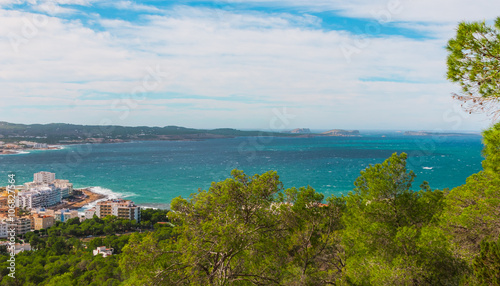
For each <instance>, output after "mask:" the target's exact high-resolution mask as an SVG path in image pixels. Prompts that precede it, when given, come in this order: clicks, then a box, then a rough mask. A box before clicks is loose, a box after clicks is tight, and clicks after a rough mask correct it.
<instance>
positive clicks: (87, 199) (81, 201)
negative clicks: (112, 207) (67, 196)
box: [49, 187, 108, 210]
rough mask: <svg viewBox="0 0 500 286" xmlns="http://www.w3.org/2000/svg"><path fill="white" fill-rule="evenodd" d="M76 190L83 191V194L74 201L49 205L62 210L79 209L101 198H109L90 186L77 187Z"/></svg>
mask: <svg viewBox="0 0 500 286" xmlns="http://www.w3.org/2000/svg"><path fill="white" fill-rule="evenodd" d="M74 191H75V192H77V193H78V192H81V195H78V196H77V199H76V200H74V201H72V202H66V203H62V204H58V205H55V206H52V207H49V209H53V210H60V209H70V210H79V209H81V208H83V207H85V206H87V205H90V204H92V203H95V202H97V201H99V200H103V199H107V198H108V196H106V195H103V194H99V193H96V192H93V191H92V190H91V187H89V188H82V189H75V190H74Z"/></svg>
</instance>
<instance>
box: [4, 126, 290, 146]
mask: <svg viewBox="0 0 500 286" xmlns="http://www.w3.org/2000/svg"><path fill="white" fill-rule="evenodd" d="M238 136H291V134H283V133H279V132H262V131H241V130H237V129H232V128H217V129H194V128H186V127H180V126H171V125H170V126H165V127H148V126H136V127H130V126H118V125H108V126H103V125H77V124H66V123H50V124H16V123H9V122H5V121H0V140H2V141H7V142H9V141H16V140H17V141H18V140H25V139H30V140H31V141H36V142H43V143H51V144H56V143H60V142H64V143H79V142H87V141H85V139H88V138H105V139H107V140H110V139H115V140H184V139H186V140H196V139H211V138H231V137H238Z"/></svg>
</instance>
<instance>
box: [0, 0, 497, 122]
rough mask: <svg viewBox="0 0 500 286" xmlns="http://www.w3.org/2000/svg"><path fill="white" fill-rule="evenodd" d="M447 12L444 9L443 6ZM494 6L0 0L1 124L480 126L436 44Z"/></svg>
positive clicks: (391, 0) (396, 0)
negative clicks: (457, 95)
mask: <svg viewBox="0 0 500 286" xmlns="http://www.w3.org/2000/svg"><path fill="white" fill-rule="evenodd" d="M442 11H446V13H442ZM497 11H500V2H493V1H486V0H483V1H476V2H470V1H465V0H460V1H441V2H438V3H436V2H433V1H429V0H425V1H418V2H417V1H409V0H408V1H404V0H388V1H387V0H386V1H360V0H356V1H349V2H348V3H345V2H344V1H340V0H330V1H322V0H320V1H314V2H309V1H302V0H275V1H263V0H250V1H233V0H227V1H189V0H187V1H168V3H165V1H114V2H109V1H99V0H51V1H37V0H30V1H22V0H0V21H1V22H2V26H1V27H0V35H2V41H0V48H1V49H2V51H3V53H2V54H0V61H1V62H2V66H3V67H4V69H2V70H1V71H0V82H1V85H2V100H1V101H0V107H1V110H2V116H1V118H0V120H2V121H8V122H15V123H23V124H33V123H43V124H45V123H51V122H64V123H71V124H83V125H122V126H167V125H176V126H183V127H189V128H200V129H202V128H203V129H213V128H221V127H227V128H236V129H258V130H270V129H271V130H273V129H276V130H278V129H280V130H291V129H294V128H301V127H304V128H311V129H317V130H319V129H322V130H327V129H332V128H342V129H359V130H370V129H372V130H374V129H375V130H376V129H378V130H381V129H386V130H457V131H459V130H478V131H479V130H481V129H484V128H487V127H488V126H490V125H491V120H489V119H486V118H485V117H484V116H481V115H468V114H465V113H464V112H462V111H461V109H460V105H459V103H457V102H455V101H454V100H453V99H452V98H451V94H452V93H453V92H458V91H459V88H458V86H456V85H453V84H451V83H449V82H448V81H447V80H446V76H445V75H446V51H445V49H444V47H445V45H446V43H447V41H448V39H450V38H451V37H453V35H454V33H455V29H456V26H457V24H458V22H460V21H464V20H465V21H483V20H484V21H487V22H488V23H491V22H492V21H493V20H494V19H495V18H496V17H497V16H499V15H498V12H497Z"/></svg>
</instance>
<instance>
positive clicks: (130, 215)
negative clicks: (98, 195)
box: [95, 199, 141, 222]
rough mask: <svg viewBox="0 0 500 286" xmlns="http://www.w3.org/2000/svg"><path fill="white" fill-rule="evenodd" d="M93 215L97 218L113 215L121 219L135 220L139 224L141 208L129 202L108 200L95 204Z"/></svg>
mask: <svg viewBox="0 0 500 286" xmlns="http://www.w3.org/2000/svg"><path fill="white" fill-rule="evenodd" d="M95 214H96V215H97V216H98V217H99V218H103V217H105V216H108V215H113V216H116V217H118V218H123V219H130V220H133V219H135V220H136V221H137V222H139V221H140V219H141V208H140V207H139V206H137V205H135V204H134V202H132V201H130V200H122V199H117V200H108V201H103V202H98V203H97V205H96V207H95Z"/></svg>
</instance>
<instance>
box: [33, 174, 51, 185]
mask: <svg viewBox="0 0 500 286" xmlns="http://www.w3.org/2000/svg"><path fill="white" fill-rule="evenodd" d="M33 178H34V180H33V182H39V183H45V184H49V183H52V181H54V180H55V179H56V174H55V173H50V172H39V173H35V174H34V175H33Z"/></svg>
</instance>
